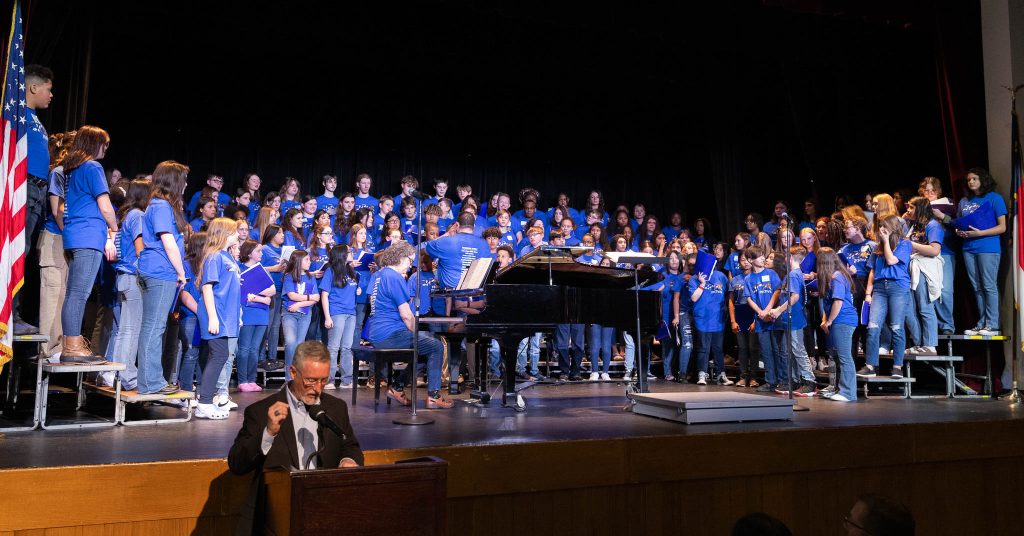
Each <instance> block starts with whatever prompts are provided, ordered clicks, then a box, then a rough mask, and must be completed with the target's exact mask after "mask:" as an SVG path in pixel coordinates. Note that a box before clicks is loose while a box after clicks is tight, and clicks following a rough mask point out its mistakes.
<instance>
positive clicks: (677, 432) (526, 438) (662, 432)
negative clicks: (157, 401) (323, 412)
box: [0, 381, 1024, 469]
mask: <svg viewBox="0 0 1024 536" xmlns="http://www.w3.org/2000/svg"><path fill="white" fill-rule="evenodd" d="M494 387H495V388H496V385H495V386H494ZM728 390H736V391H742V392H747V393H750V392H753V390H752V389H739V388H733V387H719V386H708V387H698V386H696V385H680V384H675V383H671V384H670V383H666V382H663V381H653V382H651V391H652V392H680V391H728ZM268 392H269V390H267V391H264V392H263V393H233V394H232V398H233V399H234V400H235V401H236V402H238V403H239V405H240V406H241V407H240V408H239V409H238V410H236V411H232V412H231V417H230V418H229V419H227V420H223V421H206V420H196V419H193V421H192V422H188V423H174V424H163V425H147V426H135V427H125V426H117V427H111V428H92V429H80V430H35V431H31V432H16V433H8V434H6V435H5V436H4V437H2V438H0V469H12V468H37V467H59V466H72V465H103V464H117V463H145V462H159V461H172V460H196V459H211V458H224V457H226V456H227V452H228V449H229V448H230V446H231V443H232V441H233V439H234V436H235V433H236V432H237V430H238V429H239V427H240V426H241V422H242V410H243V409H244V407H245V406H246V405H248V404H251V403H253V402H255V401H257V400H259V399H261V398H263V397H265V396H267V394H268ZM328 393H330V394H331V395H333V396H339V397H344V398H345V400H346V401H348V400H349V397H350V396H351V395H350V392H349V391H347V390H337V391H329V392H328ZM495 394H496V396H497V393H495ZM523 394H524V396H525V397H526V399H527V401H528V407H527V411H525V412H523V413H516V412H514V411H513V410H512V409H510V408H502V407H501V405H500V397H499V398H496V399H495V401H493V402H492V403H491V404H490V405H489V406H477V405H469V404H463V403H458V404H457V405H456V407H455V408H454V409H451V410H421V411H420V412H421V413H422V414H423V415H429V416H430V417H431V418H434V419H435V420H436V422H435V423H434V424H432V425H428V426H411V427H410V426H400V425H395V424H392V422H391V420H392V419H393V418H395V417H396V416H398V415H401V414H403V413H405V412H408V411H409V409H408V408H402V407H400V406H398V405H397V404H392V405H391V406H387V405H385V404H384V403H383V393H382V403H381V405H380V406H379V410H378V411H377V412H374V408H373V391H372V390H369V389H365V388H361V389H359V392H358V403H357V405H356V406H355V408H350V416H351V419H352V423H353V427H354V429H355V431H356V435H357V437H358V438H359V441H360V443H361V445H362V447H363V449H364V450H365V451H377V450H393V449H418V448H429V447H450V446H486V445H509V444H525V443H543V442H559V441H570V440H598V439H616V438H640V437H667V436H699V435H704V434H720V433H737V432H739V433H742V432H766V431H775V432H778V431H788V430H814V429H834V428H855V427H874V426H888V425H907V424H924V423H963V422H985V421H1003V420H1019V419H1022V418H1024V408H1019V407H1018V408H1013V407H1010V406H1009V404H1007V403H1006V402H1002V401H997V400H991V399H955V400H954V399H942V398H936V399H914V400H905V399H901V398H874V397H873V398H871V399H870V400H864V399H863V398H861V400H860V401H858V402H856V403H852V404H839V403H834V402H830V401H828V400H823V399H816V398H803V399H798V400H799V402H800V404H802V405H804V406H807V407H809V408H810V411H807V412H799V413H794V416H793V420H792V421H764V422H745V423H720V424H694V425H683V424H679V423H675V422H669V421H664V420H660V419H656V418H652V417H645V416H641V415H634V414H632V413H629V412H625V411H623V409H622V408H623V406H624V405H625V401H626V399H625V396H624V384H622V383H621V382H581V383H574V384H562V385H550V384H541V385H538V386H536V387H533V388H531V389H528V390H526V391H524V392H523ZM418 396H419V400H420V405H421V407H422V400H423V397H424V396H425V391H424V390H423V389H420V391H419V392H418ZM454 398H457V399H466V398H467V396H466V395H461V396H458V397H454ZM106 403H107V402H106V401H105V400H102V399H101V400H99V401H98V402H97V406H96V407H97V408H102V410H103V411H107V409H110V408H112V405H111V406H110V408H107V407H106V406H104V405H103V404H106ZM53 411H55V410H53V409H51V412H53ZM144 414H147V415H150V416H156V415H164V416H172V415H179V414H180V410H177V409H175V408H168V407H155V408H153V409H148V410H145V411H144ZM142 415H143V413H140V414H137V415H136V418H138V417H140V416H142Z"/></svg>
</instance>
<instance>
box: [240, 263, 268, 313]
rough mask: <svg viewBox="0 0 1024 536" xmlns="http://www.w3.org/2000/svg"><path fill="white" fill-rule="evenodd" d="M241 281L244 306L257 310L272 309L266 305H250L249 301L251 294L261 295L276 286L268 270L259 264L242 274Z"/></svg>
mask: <svg viewBox="0 0 1024 536" xmlns="http://www.w3.org/2000/svg"><path fill="white" fill-rule="evenodd" d="M240 279H241V280H240V284H241V293H240V295H241V299H242V305H247V306H249V307H255V308H257V309H270V307H269V306H268V305H267V304H265V303H258V302H252V303H249V300H248V297H249V294H259V293H261V292H263V291H264V290H267V287H272V286H274V280H273V279H271V277H270V274H269V273H267V269H266V268H264V267H263V266H262V265H260V264H257V265H255V266H253V267H252V268H249V269H248V270H246V271H244V272H242V276H241V278H240Z"/></svg>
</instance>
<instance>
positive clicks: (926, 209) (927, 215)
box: [907, 195, 935, 233]
mask: <svg viewBox="0 0 1024 536" xmlns="http://www.w3.org/2000/svg"><path fill="white" fill-rule="evenodd" d="M907 206H910V207H914V219H912V220H910V221H909V223H910V229H911V231H913V232H917V233H923V232H924V230H925V227H927V226H928V224H929V223H930V222H931V221H932V219H933V218H934V217H935V215H934V214H932V202H931V201H929V200H928V198H927V197H924V196H922V195H918V196H915V197H912V198H911V199H910V201H909V202H908V203H907Z"/></svg>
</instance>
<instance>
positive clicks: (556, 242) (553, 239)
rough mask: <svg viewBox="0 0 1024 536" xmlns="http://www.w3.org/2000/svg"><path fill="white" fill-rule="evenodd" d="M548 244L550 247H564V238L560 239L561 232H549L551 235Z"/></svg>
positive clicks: (556, 230)
mask: <svg viewBox="0 0 1024 536" xmlns="http://www.w3.org/2000/svg"><path fill="white" fill-rule="evenodd" d="M548 243H549V244H551V245H552V246H564V245H565V238H562V231H559V230H558V229H555V230H554V231H551V235H550V236H548Z"/></svg>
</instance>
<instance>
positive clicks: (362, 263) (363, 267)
mask: <svg viewBox="0 0 1024 536" xmlns="http://www.w3.org/2000/svg"><path fill="white" fill-rule="evenodd" d="M352 260H354V261H358V262H359V266H356V270H359V271H360V272H369V271H370V263H371V262H373V253H371V252H369V251H366V250H365V249H363V250H360V251H359V256H358V257H356V258H354V259H352Z"/></svg>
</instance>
